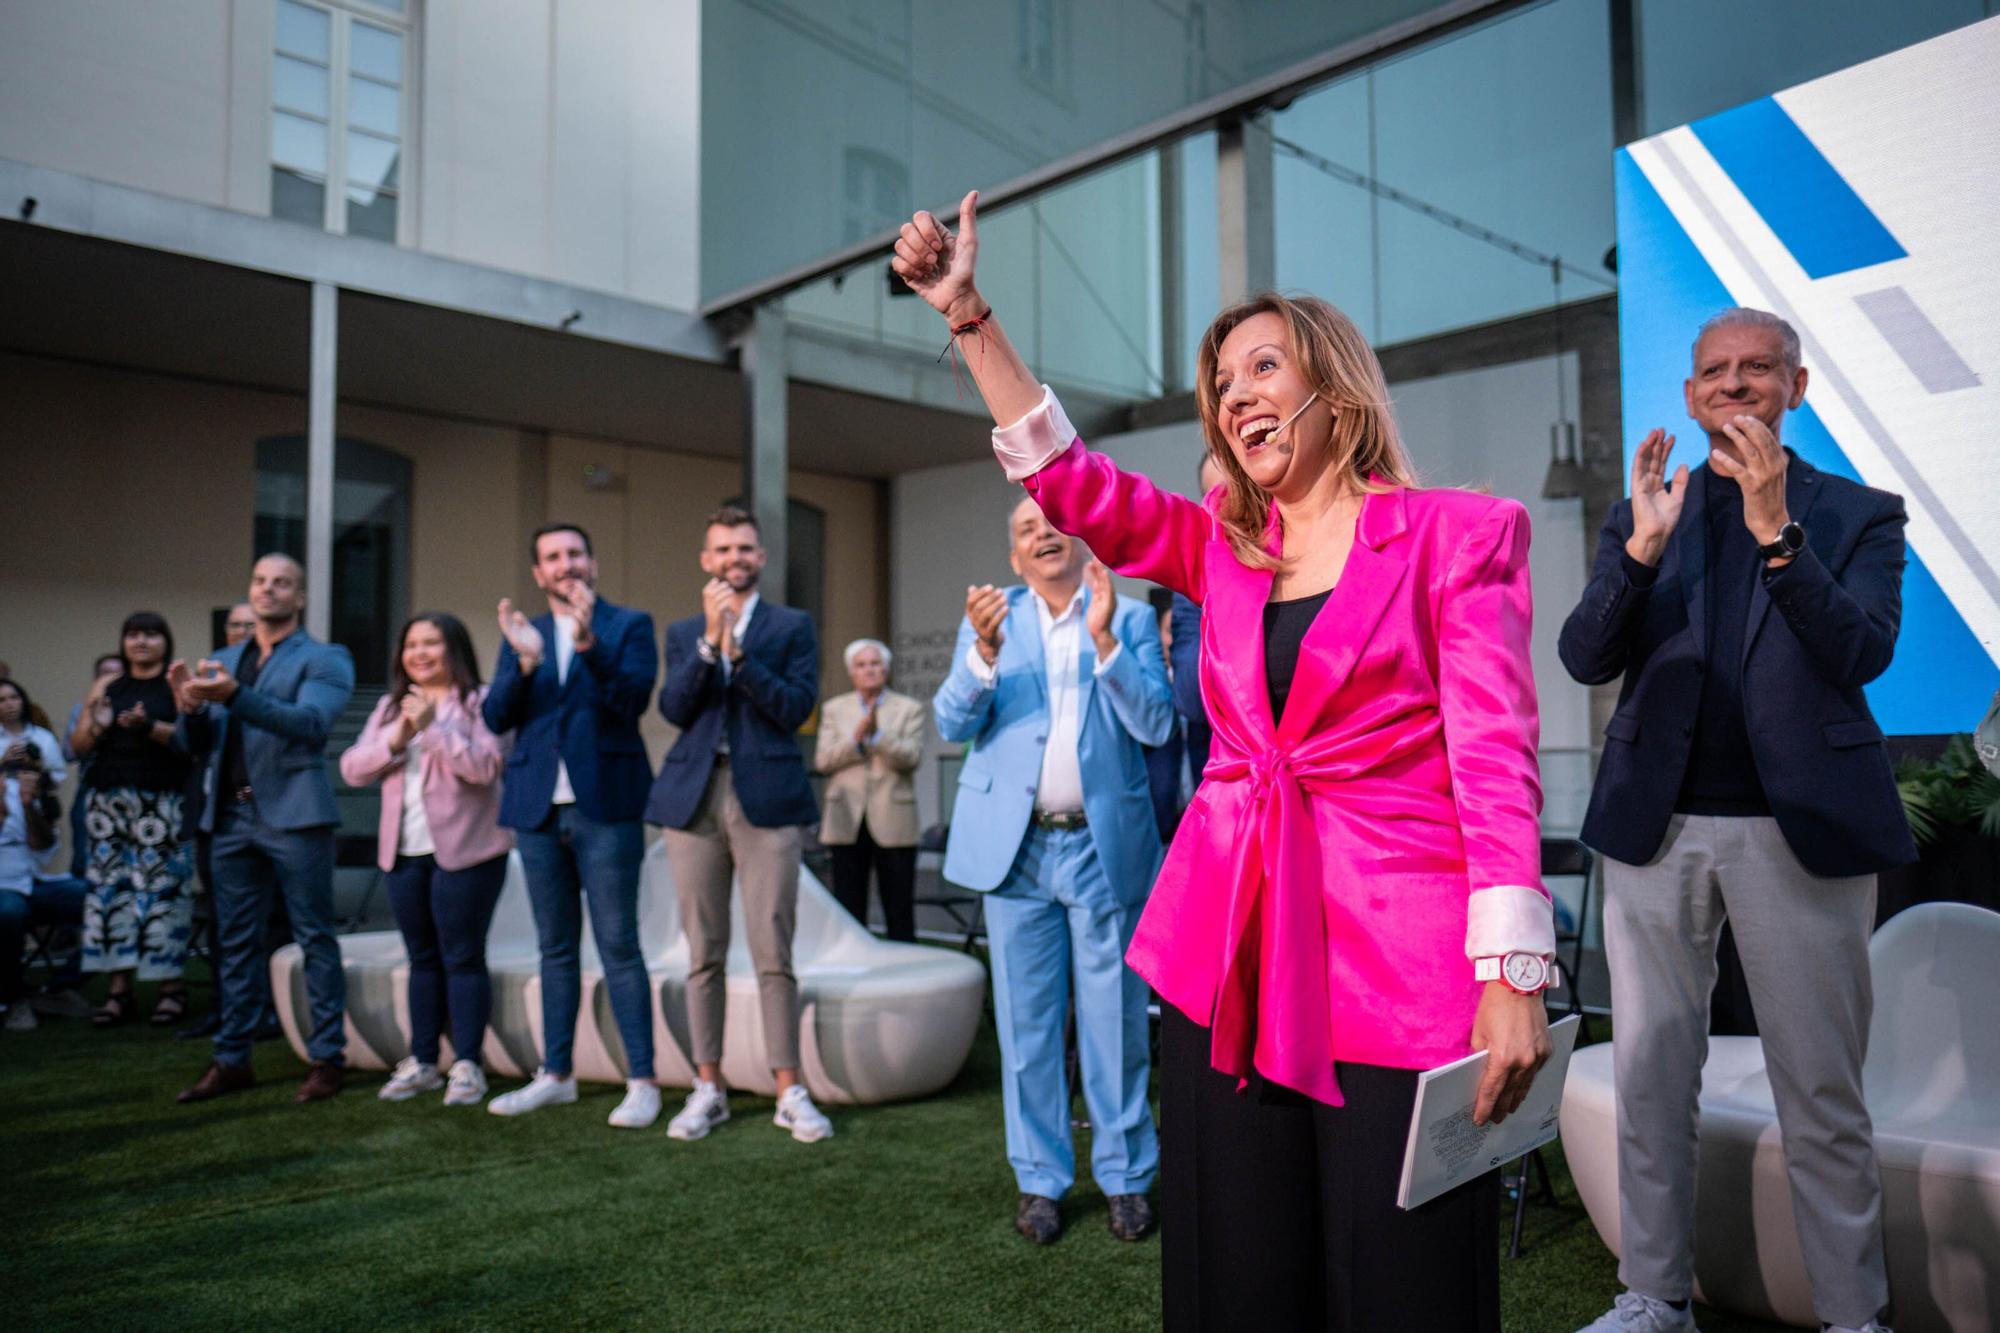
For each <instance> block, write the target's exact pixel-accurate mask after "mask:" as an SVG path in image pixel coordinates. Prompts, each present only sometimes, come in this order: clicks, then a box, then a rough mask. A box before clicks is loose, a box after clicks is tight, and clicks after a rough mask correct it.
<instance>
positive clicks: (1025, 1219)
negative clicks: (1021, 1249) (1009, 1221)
mask: <svg viewBox="0 0 2000 1333" xmlns="http://www.w3.org/2000/svg"><path fill="white" fill-rule="evenodd" d="M1014 1230H1016V1231H1018V1232H1020V1233H1021V1234H1022V1235H1023V1236H1026V1237H1027V1238H1028V1239H1029V1240H1031V1241H1033V1242H1035V1244H1037V1245H1053V1244H1055V1243H1056V1241H1057V1240H1058V1239H1059V1238H1060V1237H1061V1236H1062V1232H1063V1222H1062V1209H1060V1208H1058V1207H1057V1206H1056V1201H1055V1200H1054V1199H1051V1198H1048V1197H1046V1196H1045V1195H1041V1194H1023V1195H1022V1196H1021V1203H1020V1206H1019V1207H1018V1208H1016V1209H1015V1211H1014Z"/></svg>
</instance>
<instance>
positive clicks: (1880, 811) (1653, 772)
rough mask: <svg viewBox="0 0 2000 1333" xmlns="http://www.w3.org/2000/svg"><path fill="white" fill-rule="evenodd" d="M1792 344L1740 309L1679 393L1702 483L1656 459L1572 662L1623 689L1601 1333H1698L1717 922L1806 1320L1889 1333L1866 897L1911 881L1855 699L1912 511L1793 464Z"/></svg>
mask: <svg viewBox="0 0 2000 1333" xmlns="http://www.w3.org/2000/svg"><path fill="white" fill-rule="evenodd" d="M1805 391H1806V371H1805V368H1804V367H1803V366H1802V365H1801V364H1800V348H1799V338H1798V334H1797V333H1796V332H1794V331H1793V329H1792V327H1791V325H1789V324H1787V323H1786V322H1785V321H1784V320H1782V319H1780V318H1778V317H1777V316H1776V315H1771V314H1767V313H1765V312H1763V311H1760V310H1743V309H1733V310H1725V311H1723V312H1722V313H1721V314H1719V315H1717V316H1715V317H1714V318H1713V319H1711V320H1709V321H1708V323H1707V324H1705V325H1703V326H1702V329H1701V333H1700V335H1699V336H1698V337H1697V338H1696V340H1695V345H1694V366H1693V373H1692V375H1690V376H1689V378H1688V380H1687V382H1686V388H1685V392H1686V398H1687V410H1688V415H1689V416H1691V417H1693V418H1694V420H1695V421H1696V422H1697V423H1698V424H1699V425H1700V426H1701V427H1702V429H1703V430H1704V431H1705V432H1706V434H1707V436H1708V453H1707V459H1706V462H1705V463H1704V464H1703V465H1702V466H1701V467H1699V468H1697V469H1695V470H1694V472H1693V473H1692V474H1690V472H1689V471H1688V469H1687V467H1686V466H1682V467H1681V468H1680V469H1679V470H1678V471H1677V472H1676V473H1675V474H1674V478H1673V482H1672V484H1671V485H1669V484H1668V483H1667V481H1666V477H1665V473H1666V461H1667V456H1668V454H1669V452H1670V451H1671V450H1672V448H1673V437H1672V436H1670V435H1666V434H1664V432H1662V431H1659V430H1655V431H1653V432H1652V434H1650V435H1648V436H1647V437H1646V440H1645V442H1644V443H1642V444H1641V445H1640V446H1639V451H1638V455H1637V457H1636V459H1635V460H1634V463H1633V468H1632V496H1631V499H1629V500H1623V501H1620V502H1619V503H1618V504H1617V505H1614V506H1613V507H1612V510H1611V516H1610V518H1609V520H1608V521H1607V522H1606V523H1605V525H1604V533H1603V536H1602V538H1601V539H1600V541H1599V544H1598V552H1597V561H1596V566H1595V568H1594V570H1593V573H1592V577H1591V581H1590V584H1589V586H1587V587H1586V588H1585V589H1584V592H1583V599H1582V601H1581V603H1580V604H1579V605H1578V606H1577V608H1576V610H1575V611H1573V612H1571V613H1570V617H1569V620H1568V621H1567V622H1566V623H1565V624H1564V625H1563V629H1562V636H1561V639H1560V651H1561V653H1562V660H1563V664H1564V665H1565V666H1566V667H1568V668H1569V672H1570V674H1571V675H1572V676H1574V677H1576V678H1577V679H1578V680H1579V681H1582V682H1583V683H1584V684H1586V685H1598V684H1604V683H1607V682H1609V681H1612V680H1616V679H1618V678H1619V676H1620V675H1621V674H1622V675H1623V677H1624V684H1623V685H1622V687H1621V688H1620V690H1619V694H1618V708H1617V711H1616V712H1615V713H1613V715H1612V717H1611V721H1610V723H1609V725H1607V726H1606V727H1605V730H1604V736H1605V741H1604V757H1603V760H1602V761H1601V763H1600V764H1599V767H1598V771H1597V784H1596V788H1595V790H1594V791H1593V792H1592V793H1591V800H1590V810H1589V813H1588V814H1587V815H1586V817H1585V819H1584V824H1583V840H1584V841H1585V842H1586V843H1588V844H1590V845H1591V846H1592V847H1594V848H1596V849H1597V850H1598V851H1600V852H1602V853H1603V854H1604V858H1605V860H1604V940H1605V952H1606V956H1607V958H1608V960H1609V963H1610V967H1611V1000H1612V1009H1613V1012H1614V1013H1615V1014H1616V1015H1617V1017H1618V1042H1617V1050H1616V1060H1615V1063H1616V1066H1617V1068H1616V1082H1617V1101H1618V1195H1619V1218H1620V1231H1621V1235H1622V1236H1623V1241H1624V1243H1623V1253H1622V1256H1621V1259H1620V1263H1619V1269H1618V1273H1619V1278H1620V1280H1621V1281H1623V1282H1624V1284H1625V1286H1626V1288H1627V1290H1626V1292H1625V1293H1624V1294H1622V1295H1620V1296H1619V1297H1618V1298H1617V1303H1616V1305H1615V1306H1614V1307H1613V1308H1612V1310H1611V1311H1610V1312H1609V1313H1607V1314H1606V1315H1605V1316H1604V1317H1603V1318H1601V1319H1599V1320H1597V1321H1596V1322H1595V1323H1592V1324H1591V1325H1590V1326H1589V1328H1590V1330H1593V1331H1602V1333H1611V1331H1612V1330H1658V1331H1661V1333H1672V1331H1678V1330H1692V1329H1693V1328H1694V1320H1693V1317H1692V1316H1691V1315H1690V1314H1689V1312H1688V1299H1689V1297H1690V1295H1691V1294H1692V1290H1693V1266H1694V1216H1695V1214H1694V1204H1695V1198H1694V1195H1695V1142H1696V1139H1695V1117H1696V1096H1697V1093H1698V1091H1699V1089H1700V1086H1701V1065H1702V1060H1703V1058H1704V1055H1705V1053H1706V1051H1707V1032H1708V1014H1707V1004H1708V997H1709V994H1710V992H1711V990H1712V988H1713V987H1714V984H1715V974H1716V960H1715V945H1716V935H1717V932H1718V931H1719V930H1720V929H1721V925H1722V920H1723V917H1724V915H1725V914H1727V916H1728V919H1729V922H1730V925H1731V927H1732V929H1733V931H1734V934H1735V937H1736V944H1737V950H1738V952H1739V953H1740V954H1741V955H1742V959H1743V969H1744V973H1745V976H1746V979H1747V980H1748V982H1749V986H1750V995H1751V1000H1752V1002H1753V1003H1754V1004H1755V1005H1756V1010H1757V1022H1758V1028H1759V1031H1760V1034H1761V1035H1762V1037H1763V1041H1764V1048H1765V1054H1766V1056H1767V1060H1766V1068H1767V1069H1768V1071H1769V1073H1770V1077H1771V1093H1772V1098H1773V1100H1774V1101H1775V1102H1776V1105H1777V1111H1778V1124H1779V1127H1780V1129H1781V1131H1782V1133H1783V1135H1784V1141H1785V1164H1786V1170H1787V1174H1788V1175H1789V1177H1790V1181H1791V1194H1792V1215H1793V1218H1794V1219H1795V1220H1796V1222H1797V1225H1798V1232H1799V1244H1800V1248H1801V1250H1802V1251H1803V1253H1804V1258H1805V1264H1806V1272H1807V1275H1808V1277H1809V1278H1810V1280H1811V1283H1812V1291H1813V1307H1814V1309H1815V1310H1816V1311H1817V1313H1818V1315H1819V1317H1820V1319H1821V1320H1822V1321H1824V1322H1825V1323H1826V1324H1827V1325H1828V1326H1829V1327H1830V1328H1833V1329H1835V1330H1853V1329H1875V1328H1879V1327H1880V1325H1879V1324H1878V1323H1877V1322H1876V1321H1877V1320H1878V1319H1879V1318H1880V1316H1881V1314H1882V1311H1883V1307H1884V1306H1886V1305H1887V1304H1888V1300H1889V1288H1888V1281H1887V1278H1886V1275H1885V1271H1884V1265H1883V1256H1882V1191H1881V1182H1880V1177H1879V1173H1878V1171H1877V1168H1876V1162H1875V1147H1874V1138H1873V1132H1872V1128H1871V1126H1870V1123H1869V1118H1868V1108H1867V1107H1866V1106H1865V1105H1864V1104H1863V1102H1862V1099H1861V1065H1862V1058H1863V1056H1864V1055H1865V1053H1866V1047H1867V1041H1868V1023H1869V1012H1870V1005H1871V999H1870V989H1869V972H1868V935H1869V931H1870V929H1871V927H1872V926H1873V924H1874V919H1875V876H1876V872H1877V871H1880V870H1883V869H1885V868H1887V867H1890V866H1895V865H1901V864H1904V863H1906V862H1909V861H1912V860H1914V859H1915V858H1916V848H1915V846H1914V845H1913V844H1912V842H1911V840H1910V832H1909V828H1908V825H1907V824H1906V823H1905V821H1904V818H1903V812H1902V805H1901V803H1900V801H1899V800H1898V799H1897V795H1896V782H1895V778H1894V777H1893V775H1892V774H1891V772H1890V767H1889V759H1888V754H1887V752H1886V750H1885V748H1884V746H1883V743H1882V732H1881V729H1880V728H1879V727H1877V726H1876V724H1875V720H1874V718H1873V717H1872V716H1871V715H1870V714H1869V711H1868V701H1867V699H1866V698H1865V697H1864V696H1863V694H1862V686H1864V685H1866V684H1867V683H1868V682H1869V681H1871V680H1873V679H1875V678H1876V677H1877V676H1879V675H1881V674H1882V672H1883V671H1885V670H1886V669H1887V668H1888V666H1889V660H1890V658H1891V656H1893V654H1894V653H1895V648H1896V634H1897V630H1898V628H1899V626H1900V624H1901V620H1902V578H1903V563H1904V550H1903V526H1904V521H1905V520H1904V513H1903V502H1902V500H1901V499H1900V498H1899V497H1897V496H1895V495H1891V494H1889V493H1888V492H1886V491H1877V490H1870V489H1868V488H1867V487H1865V486H1862V485H1859V484H1857V483H1855V482H1852V481H1849V480H1847V479H1846V478H1843V477H1838V476H1834V475H1832V474H1830V473H1824V472H1820V471H1819V470H1818V469H1816V468H1814V467H1813V466H1812V465H1811V464H1809V463H1807V462H1805V461H1804V460H1803V459H1800V458H1798V457H1797V456H1795V455H1793V454H1792V453H1791V452H1790V451H1788V450H1786V449H1785V448H1783V447H1782V446H1781V445H1780V444H1779V443H1778V433H1779V429H1780V427H1781V426H1782V424H1783V421H1784V415H1785V413H1786V412H1787V411H1790V410H1791V409H1793V408H1796V407H1798V405H1799V404H1800V403H1801V402H1802V401H1803V400H1804V398H1805Z"/></svg>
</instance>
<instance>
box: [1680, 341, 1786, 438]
mask: <svg viewBox="0 0 2000 1333" xmlns="http://www.w3.org/2000/svg"><path fill="white" fill-rule="evenodd" d="M1683 387H1684V391H1685V393H1686V395H1687V410H1688V415H1689V416H1691V417H1693V418H1694V419H1695V422H1696V423H1697V424H1698V425H1699V426H1700V427H1701V428H1702V429H1703V430H1704V431H1707V432H1708V436H1709V438H1710V439H1711V440H1717V439H1720V440H1723V441H1726V440H1727V439H1728V436H1727V435H1725V434H1724V433H1723V430H1722V427H1723V425H1724V423H1726V422H1728V421H1729V420H1731V419H1732V418H1734V417H1738V416H1745V415H1748V416H1753V417H1755V418H1757V420H1759V421H1761V422H1763V423H1764V425H1765V427H1766V428H1767V429H1769V430H1770V432H1771V434H1772V436H1773V437H1776V436H1777V435H1778V427H1779V424H1780V423H1781V422H1782V421H1783V420H1784V417H1785V413H1786V412H1787V411H1789V410H1791V409H1792V408H1795V407H1797V406H1798V405H1799V404H1800V403H1802V402H1804V401H1805V396H1806V372H1805V367H1803V366H1799V367H1796V368H1794V367H1791V366H1788V365H1786V364H1785V344H1784V340H1783V339H1782V338H1780V337H1779V335H1778V331H1777V330H1776V329H1767V328H1760V327H1759V326H1757V325H1755V324H1724V325H1722V326H1720V327H1719V328H1713V329H1710V330H1709V331H1708V332H1707V333H1705V334H1703V335H1702V338H1701V341H1700V342H1698V343H1696V344H1695V349H1694V373H1693V374H1692V375H1690V376H1689V377H1688V379H1687V382H1686V384H1685V385H1684V386H1683Z"/></svg>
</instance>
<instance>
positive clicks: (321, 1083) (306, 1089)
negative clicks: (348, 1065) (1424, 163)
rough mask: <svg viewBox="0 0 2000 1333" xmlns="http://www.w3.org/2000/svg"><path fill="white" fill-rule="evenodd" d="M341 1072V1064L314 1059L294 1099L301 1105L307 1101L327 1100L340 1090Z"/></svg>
mask: <svg viewBox="0 0 2000 1333" xmlns="http://www.w3.org/2000/svg"><path fill="white" fill-rule="evenodd" d="M341 1073H342V1071H341V1068H340V1066H339V1065H330V1064H328V1063H327V1062H326V1061H324V1060H315V1061H313V1065H312V1068H311V1069H310V1070H308V1071H306V1078H305V1082H303V1083H301V1084H299V1090H298V1092H296V1093H295V1094H293V1096H292V1100H293V1101H295V1102H297V1103H298V1104H299V1105H300V1106H304V1105H305V1104H306V1103H307V1102H323V1101H325V1100H326V1099H327V1098H329V1097H331V1096H333V1095H334V1094H335V1093H337V1092H339V1091H340V1078H341Z"/></svg>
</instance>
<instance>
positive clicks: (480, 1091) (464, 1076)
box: [444, 1060, 486, 1106]
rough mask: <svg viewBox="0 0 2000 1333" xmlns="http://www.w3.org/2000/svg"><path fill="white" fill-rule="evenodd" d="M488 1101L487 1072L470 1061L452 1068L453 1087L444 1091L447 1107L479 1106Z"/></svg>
mask: <svg viewBox="0 0 2000 1333" xmlns="http://www.w3.org/2000/svg"><path fill="white" fill-rule="evenodd" d="M485 1100H486V1071H485V1070H484V1069H481V1068H480V1067H479V1066H478V1065H476V1064H474V1063H472V1061H470V1060H459V1061H457V1062H456V1063H454V1064H453V1065H452V1067H451V1085H450V1086H449V1087H447V1088H446V1089H445V1090H444V1104H445V1105H446V1106H477V1105H479V1103H481V1102H483V1101H485Z"/></svg>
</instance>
